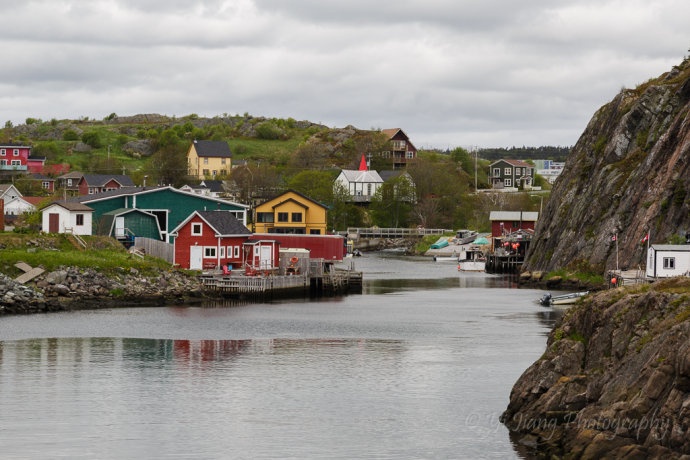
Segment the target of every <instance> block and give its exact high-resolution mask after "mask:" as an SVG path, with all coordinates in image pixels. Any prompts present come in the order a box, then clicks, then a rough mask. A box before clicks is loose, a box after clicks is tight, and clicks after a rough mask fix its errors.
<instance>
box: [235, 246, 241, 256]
mask: <svg viewBox="0 0 690 460" xmlns="http://www.w3.org/2000/svg"><path fill="white" fill-rule="evenodd" d="M239 256H240V247H239V246H235V257H239Z"/></svg>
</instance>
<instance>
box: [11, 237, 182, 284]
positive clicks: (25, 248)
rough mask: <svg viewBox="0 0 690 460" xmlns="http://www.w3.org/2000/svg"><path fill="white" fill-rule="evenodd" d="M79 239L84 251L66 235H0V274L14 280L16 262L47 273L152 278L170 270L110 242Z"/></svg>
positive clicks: (86, 238)
mask: <svg viewBox="0 0 690 460" xmlns="http://www.w3.org/2000/svg"><path fill="white" fill-rule="evenodd" d="M82 239H84V241H85V242H86V244H87V247H86V248H83V247H81V246H80V245H79V244H77V243H76V241H75V240H74V239H73V238H72V237H70V236H68V235H58V234H50V235H22V234H17V233H3V232H0V273H4V274H6V275H8V276H11V277H16V276H18V275H19V274H21V273H22V271H21V270H19V269H18V268H16V267H15V266H14V265H15V264H16V263H18V262H24V263H27V264H29V265H31V266H32V267H39V266H40V267H42V268H44V269H45V270H47V271H53V270H56V269H57V268H58V267H61V266H62V267H67V266H71V267H84V268H92V269H96V270H98V271H100V272H101V273H103V274H106V275H107V274H109V273H118V272H119V273H122V272H123V271H125V272H126V271H129V270H131V269H136V270H138V271H139V272H141V273H142V274H145V275H151V276H153V275H155V274H156V273H160V271H161V270H170V264H168V263H166V262H165V261H163V260H161V259H156V258H154V257H147V258H146V259H140V258H138V257H133V256H132V255H130V254H129V253H128V252H127V251H126V250H125V248H124V246H122V244H120V243H119V242H118V241H117V240H115V239H113V238H108V237H102V236H84V237H82Z"/></svg>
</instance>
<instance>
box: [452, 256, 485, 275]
mask: <svg viewBox="0 0 690 460" xmlns="http://www.w3.org/2000/svg"><path fill="white" fill-rule="evenodd" d="M484 270H486V260H484V259H474V260H461V261H460V262H458V271H459V272H483V271H484Z"/></svg>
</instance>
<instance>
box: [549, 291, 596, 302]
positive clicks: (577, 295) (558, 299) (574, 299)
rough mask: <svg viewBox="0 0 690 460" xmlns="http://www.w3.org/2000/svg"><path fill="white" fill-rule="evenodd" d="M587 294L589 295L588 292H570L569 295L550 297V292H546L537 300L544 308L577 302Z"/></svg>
mask: <svg viewBox="0 0 690 460" xmlns="http://www.w3.org/2000/svg"><path fill="white" fill-rule="evenodd" d="M587 294H589V291H581V292H571V293H569V294H561V295H556V296H552V295H551V293H550V292H547V293H546V294H544V295H543V296H542V297H541V299H539V303H540V304H542V305H544V306H549V305H568V304H571V303H575V302H577V300H578V299H579V298H580V297H583V296H586V295H587Z"/></svg>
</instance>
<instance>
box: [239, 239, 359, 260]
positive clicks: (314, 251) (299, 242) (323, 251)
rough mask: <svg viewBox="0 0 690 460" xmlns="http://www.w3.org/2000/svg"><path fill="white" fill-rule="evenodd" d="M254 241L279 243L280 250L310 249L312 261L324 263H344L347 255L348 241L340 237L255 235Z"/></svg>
mask: <svg viewBox="0 0 690 460" xmlns="http://www.w3.org/2000/svg"><path fill="white" fill-rule="evenodd" d="M252 239H257V240H264V239H265V240H275V241H278V243H280V249H289V248H295V249H297V248H299V249H308V250H309V257H310V258H311V259H323V260H324V262H342V260H343V257H345V255H346V254H347V241H346V240H345V238H344V237H342V236H340V235H303V234H292V233H285V234H284V233H255V234H254V235H253V236H252Z"/></svg>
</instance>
